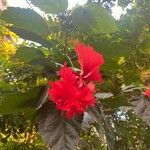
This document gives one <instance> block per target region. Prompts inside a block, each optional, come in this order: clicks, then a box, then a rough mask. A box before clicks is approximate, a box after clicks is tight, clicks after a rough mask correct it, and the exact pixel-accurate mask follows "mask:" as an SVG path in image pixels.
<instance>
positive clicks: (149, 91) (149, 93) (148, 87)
mask: <svg viewBox="0 0 150 150" xmlns="http://www.w3.org/2000/svg"><path fill="white" fill-rule="evenodd" d="M144 94H145V95H146V96H147V97H148V98H149V99H150V84H149V85H148V86H147V90H146V91H145V92H144Z"/></svg>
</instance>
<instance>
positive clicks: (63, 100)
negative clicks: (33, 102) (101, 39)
mask: <svg viewBox="0 0 150 150" xmlns="http://www.w3.org/2000/svg"><path fill="white" fill-rule="evenodd" d="M75 52H76V53H77V56H78V62H79V64H80V66H81V71H80V73H77V72H75V71H74V70H73V69H72V68H71V67H67V64H66V63H65V64H64V66H63V67H62V68H61V69H60V71H59V75H60V79H59V80H58V81H55V82H51V81H50V82H49V85H50V89H49V95H50V100H51V101H52V102H54V103H55V104H56V107H57V109H59V110H61V111H62V112H65V113H66V116H67V118H68V119H71V118H73V117H74V116H75V115H80V114H82V113H83V112H84V111H85V110H86V109H87V108H88V107H89V106H91V107H92V106H94V104H95V98H94V95H93V93H94V91H95V84H94V82H95V81H98V82H101V81H102V76H101V74H100V73H99V69H100V67H101V65H102V64H104V59H103V56H102V55H101V54H99V53H97V52H96V51H95V50H94V49H93V48H92V47H90V46H87V47H86V46H85V45H84V44H82V43H78V44H77V45H76V47H75Z"/></svg>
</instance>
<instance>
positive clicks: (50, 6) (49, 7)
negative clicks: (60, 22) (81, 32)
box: [30, 0, 68, 14]
mask: <svg viewBox="0 0 150 150" xmlns="http://www.w3.org/2000/svg"><path fill="white" fill-rule="evenodd" d="M30 1H31V3H32V4H33V5H35V6H37V7H39V8H40V9H41V10H42V11H45V12H46V13H52V14H58V13H60V12H63V11H64V10H66V9H67V7H68V0H30Z"/></svg>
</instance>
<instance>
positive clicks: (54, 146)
mask: <svg viewBox="0 0 150 150" xmlns="http://www.w3.org/2000/svg"><path fill="white" fill-rule="evenodd" d="M37 123H38V128H39V132H40V134H41V136H42V137H43V139H44V141H45V142H46V143H47V145H48V146H49V147H50V148H51V150H76V149H77V142H78V138H79V136H78V134H77V132H76V130H75V128H74V126H73V125H72V121H71V120H70V121H69V120H66V119H65V118H63V116H62V115H61V113H60V112H59V111H58V110H57V109H56V108H55V105H54V104H51V103H49V102H48V103H46V104H44V105H43V106H42V108H41V109H40V110H39V115H38V117H37Z"/></svg>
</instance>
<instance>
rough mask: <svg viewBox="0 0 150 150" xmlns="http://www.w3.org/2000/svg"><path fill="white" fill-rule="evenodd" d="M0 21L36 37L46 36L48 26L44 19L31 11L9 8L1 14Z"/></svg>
mask: <svg viewBox="0 0 150 150" xmlns="http://www.w3.org/2000/svg"><path fill="white" fill-rule="evenodd" d="M1 19H3V20H5V21H6V22H7V23H10V24H13V25H14V26H15V27H17V28H21V29H24V30H27V31H30V32H33V33H36V34H38V35H47V34H48V26H47V24H46V23H45V21H44V19H43V18H42V17H41V16H40V15H39V14H37V13H36V12H35V11H33V10H32V9H29V8H28V9H24V8H18V7H17V8H16V7H9V8H7V10H5V11H3V12H2V13H1Z"/></svg>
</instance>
